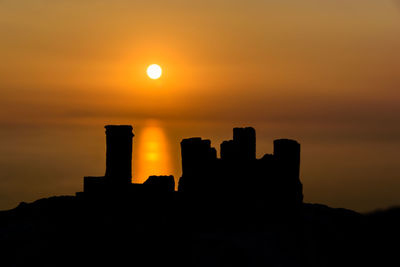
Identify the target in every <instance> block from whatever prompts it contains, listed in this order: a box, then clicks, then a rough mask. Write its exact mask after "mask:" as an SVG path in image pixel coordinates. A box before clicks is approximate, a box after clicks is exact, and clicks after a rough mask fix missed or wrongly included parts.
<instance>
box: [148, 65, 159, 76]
mask: <svg viewBox="0 0 400 267" xmlns="http://www.w3.org/2000/svg"><path fill="white" fill-rule="evenodd" d="M161 74H162V69H161V67H160V66H158V65H157V64H152V65H150V66H149V67H148V68H147V75H148V76H149V77H150V78H151V79H153V80H156V79H158V78H160V77H161Z"/></svg>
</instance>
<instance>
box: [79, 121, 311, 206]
mask: <svg viewBox="0 0 400 267" xmlns="http://www.w3.org/2000/svg"><path fill="white" fill-rule="evenodd" d="M105 128H106V140H107V142H106V143H107V153H106V173H105V176H103V177H85V178H84V195H85V196H108V195H116V196H118V197H121V196H124V197H135V198H137V197H139V196H143V194H149V193H153V194H152V195H153V196H154V194H160V193H162V192H170V193H171V192H175V182H174V178H173V176H150V177H149V179H148V180H147V181H146V182H145V183H143V184H132V183H131V175H132V138H133V136H134V135H133V133H132V126H128V125H108V126H105ZM181 153H182V177H181V178H180V180H179V186H178V192H175V193H176V194H180V195H182V196H184V197H187V198H188V200H190V201H189V202H188V203H191V204H190V205H193V206H192V207H200V206H201V207H202V208H204V209H206V210H211V209H215V208H216V207H217V208H221V209H224V210H225V211H229V210H231V213H234V212H239V213H240V212H244V211H245V210H246V212H247V211H248V210H251V209H255V210H254V211H253V212H254V213H257V211H256V210H261V209H265V208H269V209H270V210H272V209H279V210H282V208H286V209H289V208H292V207H296V206H298V205H299V204H301V203H302V201H303V193H302V184H301V182H300V175H299V172H300V144H299V143H297V142H296V141H294V140H288V139H279V140H275V141H274V152H273V154H266V155H264V156H263V157H262V158H260V159H257V158H256V132H255V130H254V128H251V127H247V128H234V129H233V139H232V140H228V141H224V142H222V144H221V147H220V154H221V157H220V158H218V157H217V151H216V149H215V148H213V147H212V146H211V141H210V140H203V139H201V138H200V137H195V138H189V139H183V140H182V142H181ZM218 205H220V206H218ZM221 205H222V206H221Z"/></svg>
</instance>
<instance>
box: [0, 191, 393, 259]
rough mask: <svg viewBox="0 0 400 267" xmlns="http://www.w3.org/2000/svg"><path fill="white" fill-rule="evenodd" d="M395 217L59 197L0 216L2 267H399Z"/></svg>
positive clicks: (310, 207)
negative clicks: (227, 208)
mask: <svg viewBox="0 0 400 267" xmlns="http://www.w3.org/2000/svg"><path fill="white" fill-rule="evenodd" d="M399 229H400V209H399V208H393V209H389V210H385V211H380V212H375V213H371V214H359V213H356V212H353V211H350V210H345V209H332V208H329V207H327V206H323V205H318V204H303V205H302V206H300V207H299V208H297V209H296V210H292V211H287V210H278V211H277V210H273V209H268V208H266V209H265V210H263V209H259V207H257V209H254V208H253V209H247V208H246V207H238V208H237V212H236V210H235V208H234V207H233V208H232V207H231V208H230V209H229V211H228V212H227V211H226V210H225V209H224V208H223V207H222V206H212V204H211V205H210V203H208V204H205V205H201V204H199V203H197V204H193V203H192V202H191V201H190V200H188V199H186V198H184V197H182V196H179V195H177V194H174V195H171V196H168V197H166V198H152V197H148V198H137V199H130V200H129V201H127V200H121V199H120V200H115V199H114V200H112V201H110V199H109V200H107V201H105V200H85V199H82V198H76V197H72V196H71V197H70V196H63V197H53V198H48V199H41V200H38V201H36V202H34V203H30V204H26V203H21V204H20V205H19V206H18V207H17V208H15V209H13V210H9V211H3V212H0V246H1V247H0V249H1V250H0V256H1V257H0V266H207V267H213V266H400V250H399V248H400V245H399V243H400V230H399Z"/></svg>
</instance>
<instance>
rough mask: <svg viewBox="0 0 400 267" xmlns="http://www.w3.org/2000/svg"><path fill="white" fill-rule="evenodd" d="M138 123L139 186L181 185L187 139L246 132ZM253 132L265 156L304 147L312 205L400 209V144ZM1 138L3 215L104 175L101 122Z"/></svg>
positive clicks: (21, 130) (31, 129)
mask: <svg viewBox="0 0 400 267" xmlns="http://www.w3.org/2000/svg"><path fill="white" fill-rule="evenodd" d="M124 123H125V122H124ZM131 124H133V126H134V133H135V137H134V144H133V146H134V147H133V151H134V152H133V181H134V182H138V183H141V182H143V181H145V180H146V179H147V177H148V176H149V175H152V174H155V175H162V174H164V175H169V174H172V175H174V176H175V179H176V181H177V180H178V179H179V177H180V175H181V169H180V145H179V142H180V141H181V139H182V138H186V137H194V136H200V137H203V138H208V139H211V141H212V145H213V146H214V147H216V148H217V150H219V144H220V143H221V142H222V141H223V140H227V139H230V138H231V137H232V128H233V127H235V126H245V125H240V124H231V123H218V122H191V123H188V122H169V123H165V122H160V121H155V120H143V121H139V122H137V123H136V124H135V123H131ZM252 125H253V126H255V128H256V130H257V154H258V156H259V157H261V156H262V155H263V154H264V153H272V141H273V139H276V138H279V137H288V138H294V139H297V140H298V141H299V142H301V144H302V160H301V173H302V181H303V184H304V193H305V200H306V201H308V202H319V203H324V204H328V205H331V206H334V207H346V208H351V209H356V210H359V211H367V210H372V209H376V208H379V207H387V206H391V205H395V204H400V196H399V195H398V192H399V190H400V176H399V167H398V166H399V163H400V162H399V159H400V154H399V151H400V143H399V142H396V141H393V140H392V141H390V142H389V141H387V140H386V139H384V140H379V139H378V138H377V139H372V140H371V139H368V140H362V139H360V138H357V136H350V135H349V136H341V135H339V134H338V133H331V134H330V133H329V130H319V132H318V131H315V130H302V131H299V130H295V129H293V128H291V127H283V126H282V125H261V124H257V123H254V124H252ZM321 131H322V132H321ZM0 137H1V138H0V140H1V141H0V142H1V144H0V145H1V147H2V153H1V154H0V168H1V174H0V209H8V208H12V207H14V206H16V205H17V204H18V203H19V202H20V201H33V200H36V199H38V198H41V197H47V196H52V195H61V194H74V193H75V192H77V191H81V190H82V177H83V176H85V175H93V176H96V175H103V174H104V171H105V134H104V128H103V124H101V123H99V124H96V125H67V126H66V125H42V126H27V127H16V126H8V127H4V128H3V129H2V131H1V132H0ZM243 182H245V180H244V181H243Z"/></svg>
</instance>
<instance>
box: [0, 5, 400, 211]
mask: <svg viewBox="0 0 400 267" xmlns="http://www.w3.org/2000/svg"><path fill="white" fill-rule="evenodd" d="M166 2H167V1H149V2H143V3H136V2H132V1H124V0H118V1H112V2H111V1H110V2H107V1H96V3H93V1H47V0H46V1H40V2H37V1H28V0H21V1H8V0H6V1H2V2H1V3H0V58H1V59H2V60H1V62H0V107H1V108H0V125H1V126H0V147H1V153H0V170H1V172H0V209H8V208H12V207H15V206H16V205H17V204H18V203H19V202H20V201H33V200H36V199H38V198H41V197H46V196H53V195H60V194H74V193H75V192H76V191H81V190H82V176H85V175H89V176H90V175H103V174H104V168H105V135H104V128H103V127H104V125H106V124H131V125H133V127H134V133H135V135H136V136H135V137H134V147H133V151H134V152H133V153H134V154H133V159H134V161H133V179H134V182H142V181H144V179H146V177H147V176H148V175H150V174H163V173H164V174H173V175H174V176H175V178H176V180H177V179H178V178H179V177H180V173H181V170H180V147H179V143H180V141H181V139H182V138H187V137H193V136H199V137H203V138H207V139H211V140H212V145H213V146H214V147H216V148H217V150H219V144H220V143H221V142H222V141H223V140H227V139H230V138H231V137H232V128H233V127H238V126H239V127H240V126H253V127H254V128H255V129H256V131H257V155H258V157H261V156H262V155H263V153H272V142H273V139H276V138H292V139H295V140H298V141H299V142H300V143H301V145H302V158H301V179H302V182H303V184H304V194H305V197H306V198H305V201H306V202H318V203H324V204H328V205H331V206H333V207H345V208H351V209H356V210H358V211H368V210H373V209H376V208H384V207H387V206H391V205H395V204H400V196H399V194H398V192H399V190H400V171H399V167H398V166H400V152H399V151H400V105H399V103H400V93H399V88H400V75H399V71H398V70H399V69H400V53H398V51H400V9H399V5H398V2H396V1H389V0H382V1H376V0H354V1H317V0H307V1H300V0H298V1H297V0H290V1H257V0H252V1H234V3H232V1H224V0H217V1H195V2H193V3H190V4H189V2H187V1H180V0H174V1H168V3H166ZM153 63H157V64H160V66H162V68H163V76H162V77H161V79H159V80H151V79H149V78H148V77H147V76H146V73H145V71H146V67H147V66H148V65H150V64H153ZM244 182H245V181H244Z"/></svg>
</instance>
